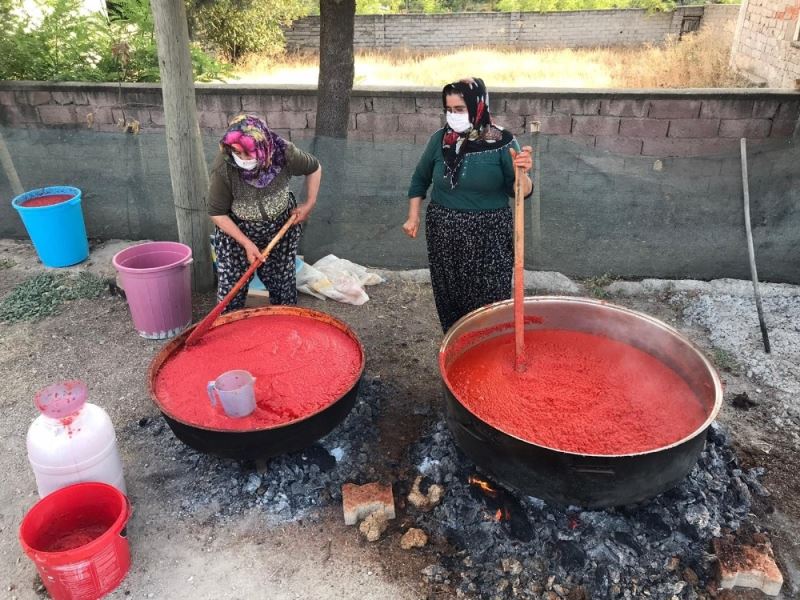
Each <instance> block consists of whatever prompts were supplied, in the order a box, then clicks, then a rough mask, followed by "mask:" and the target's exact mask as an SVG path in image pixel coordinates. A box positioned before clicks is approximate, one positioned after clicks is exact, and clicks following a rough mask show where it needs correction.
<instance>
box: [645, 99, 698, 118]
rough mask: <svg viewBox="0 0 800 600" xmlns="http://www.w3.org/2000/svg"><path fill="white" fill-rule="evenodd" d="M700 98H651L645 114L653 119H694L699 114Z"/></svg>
mask: <svg viewBox="0 0 800 600" xmlns="http://www.w3.org/2000/svg"><path fill="white" fill-rule="evenodd" d="M701 104H702V103H701V101H700V100H688V99H687V100H682V99H674V100H651V101H650V110H649V111H648V112H647V116H648V117H650V118H654V119H696V118H697V117H698V116H700V106H701Z"/></svg>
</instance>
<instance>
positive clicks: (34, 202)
mask: <svg viewBox="0 0 800 600" xmlns="http://www.w3.org/2000/svg"><path fill="white" fill-rule="evenodd" d="M74 197H75V196H74V195H73V194H50V195H47V196H37V197H36V198H31V199H30V200H25V202H23V203H22V206H24V207H25V208H38V207H41V206H52V205H53V204H61V203H62V202H66V201H67V200H72V199H73V198H74Z"/></svg>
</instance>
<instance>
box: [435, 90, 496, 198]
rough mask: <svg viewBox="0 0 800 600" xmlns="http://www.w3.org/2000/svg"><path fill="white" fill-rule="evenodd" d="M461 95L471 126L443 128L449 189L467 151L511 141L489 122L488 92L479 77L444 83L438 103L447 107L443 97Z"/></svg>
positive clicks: (453, 183)
mask: <svg viewBox="0 0 800 600" xmlns="http://www.w3.org/2000/svg"><path fill="white" fill-rule="evenodd" d="M451 95H456V96H461V97H462V98H463V99H464V104H466V105H467V113H468V115H469V122H470V124H471V127H470V128H469V129H467V130H466V131H463V132H461V133H459V132H457V131H454V130H453V129H451V128H450V127H449V126H446V127H445V132H444V137H443V138H442V155H443V156H444V165H445V169H444V176H445V177H446V178H447V179H449V180H450V186H451V188H455V187H456V185H457V184H458V175H459V173H458V172H459V170H460V168H461V163H462V162H464V156H465V155H467V154H469V153H470V152H481V151H483V150H488V149H491V148H498V147H500V146H502V145H503V143H502V142H505V143H508V142H509V141H510V140H511V137H512V136H511V134H510V133H508V132H506V131H504V130H503V129H502V128H501V127H497V126H496V125H494V124H493V123H492V116H491V114H490V113H489V92H488V91H487V90H486V86H485V85H484V83H483V79H478V78H477V77H473V78H470V79H462V80H460V81H454V82H453V83H448V84H447V85H446V86H444V88H443V89H442V106H443V107H444V108H445V110H446V109H447V97H448V96H451Z"/></svg>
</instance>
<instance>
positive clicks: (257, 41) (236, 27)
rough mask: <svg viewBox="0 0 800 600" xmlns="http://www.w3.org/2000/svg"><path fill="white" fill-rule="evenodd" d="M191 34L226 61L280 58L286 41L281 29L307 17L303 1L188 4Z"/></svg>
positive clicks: (215, 0)
mask: <svg viewBox="0 0 800 600" xmlns="http://www.w3.org/2000/svg"><path fill="white" fill-rule="evenodd" d="M188 8H189V13H190V19H192V21H193V23H194V27H193V29H194V33H195V34H196V35H199V36H200V37H201V38H202V39H203V40H204V41H206V42H208V43H210V44H212V45H213V46H214V47H215V48H216V49H217V50H218V51H219V52H221V53H222V54H223V55H224V56H225V57H226V58H228V59H229V60H237V59H239V58H241V57H242V56H244V55H245V54H248V53H251V52H258V53H261V54H268V55H269V54H279V53H280V52H282V51H283V49H284V46H285V40H284V36H283V31H282V30H281V27H282V26H285V25H290V24H291V22H292V21H293V20H295V19H298V18H300V17H302V16H304V15H306V14H307V13H308V10H309V5H308V2H307V1H304V0H282V1H281V2H274V1H273V0H212V1H207V2H203V1H202V0H189V1H188Z"/></svg>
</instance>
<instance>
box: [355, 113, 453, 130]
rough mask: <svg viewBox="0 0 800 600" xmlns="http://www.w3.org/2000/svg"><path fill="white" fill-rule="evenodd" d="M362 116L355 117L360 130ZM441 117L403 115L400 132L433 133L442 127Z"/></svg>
mask: <svg viewBox="0 0 800 600" xmlns="http://www.w3.org/2000/svg"><path fill="white" fill-rule="evenodd" d="M362 116H365V114H364V113H362V114H360V115H358V117H356V121H357V123H359V125H358V129H361V125H360V121H359V120H358V119H360V118H361V117H362ZM383 116H390V115H383ZM442 121H443V117H442V116H441V115H430V114H419V113H417V114H413V115H403V116H402V118H400V129H399V130H400V131H404V132H409V133H415V134H416V133H419V132H426V131H429V132H431V133H433V132H434V131H436V130H437V129H441V127H442Z"/></svg>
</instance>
